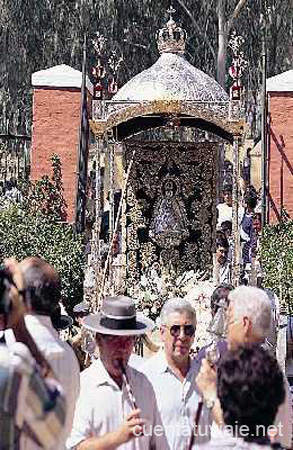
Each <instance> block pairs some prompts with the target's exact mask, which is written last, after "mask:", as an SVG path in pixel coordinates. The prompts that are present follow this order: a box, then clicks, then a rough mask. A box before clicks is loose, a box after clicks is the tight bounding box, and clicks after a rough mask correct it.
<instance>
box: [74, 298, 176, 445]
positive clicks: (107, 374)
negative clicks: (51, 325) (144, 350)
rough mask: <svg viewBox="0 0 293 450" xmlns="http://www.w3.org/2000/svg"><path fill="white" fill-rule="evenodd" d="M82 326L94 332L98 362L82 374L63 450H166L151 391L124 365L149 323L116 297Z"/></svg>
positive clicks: (126, 300) (130, 302)
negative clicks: (65, 447)
mask: <svg viewBox="0 0 293 450" xmlns="http://www.w3.org/2000/svg"><path fill="white" fill-rule="evenodd" d="M83 326H84V327H86V328H87V329H88V330H90V331H94V332H95V333H96V341H97V345H98V347H99V354H100V359H99V360H96V361H94V362H93V363H92V365H91V366H90V367H89V368H88V369H86V370H84V371H83V372H82V373H81V390H80V396H79V399H78V402H77V405H76V409H75V417H74V422H73V428H72V433H71V436H70V437H69V438H68V440H67V449H71V450H73V449H75V450H99V449H103V450H110V449H115V448H117V447H119V448H123V449H125V450H128V449H129V450H130V449H133V450H147V449H149V448H157V449H168V444H167V442H166V439H165V435H164V430H163V427H162V424H161V420H160V416H159V413H158V409H157V404H156V400H155V394H154V391H153V388H152V386H151V384H150V383H149V381H148V380H147V378H146V377H145V376H144V375H143V374H142V373H140V372H138V371H137V370H135V369H134V368H132V367H129V365H128V361H129V358H130V355H131V353H132V351H133V347H134V343H135V338H136V336H138V335H141V334H144V333H146V332H147V331H148V330H150V329H152V328H153V323H152V321H151V320H149V319H147V318H146V317H144V316H142V315H139V314H138V313H136V310H135V306H134V302H133V300H132V299H131V298H129V297H124V296H118V297H106V298H105V299H104V301H103V304H102V307H101V312H100V313H99V314H95V315H90V316H87V317H85V318H84V320H83ZM120 446H121V447H120Z"/></svg>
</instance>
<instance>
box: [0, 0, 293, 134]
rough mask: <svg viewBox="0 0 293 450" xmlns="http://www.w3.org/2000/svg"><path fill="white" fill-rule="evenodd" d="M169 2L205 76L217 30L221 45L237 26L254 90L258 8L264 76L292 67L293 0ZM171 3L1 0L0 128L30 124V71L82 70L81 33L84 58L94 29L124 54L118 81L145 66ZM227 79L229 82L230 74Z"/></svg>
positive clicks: (213, 64)
mask: <svg viewBox="0 0 293 450" xmlns="http://www.w3.org/2000/svg"><path fill="white" fill-rule="evenodd" d="M173 4H174V6H175V8H176V9H177V14H176V18H177V19H180V21H181V23H182V25H183V26H184V28H186V30H187V31H188V35H189V38H188V45H187V58H188V59H189V60H190V62H191V63H192V64H194V65H195V66H196V67H198V68H199V69H201V70H204V71H205V72H206V73H208V74H210V75H211V76H214V77H216V74H217V66H218V58H219V55H218V49H219V47H221V43H220V42H219V39H220V36H221V33H222V31H224V32H225V33H226V38H225V42H224V45H225V46H226V45H227V37H228V35H229V32H230V31H233V30H235V31H236V33H237V34H241V35H243V36H244V37H245V40H246V42H245V47H244V52H245V54H246V56H247V59H248V61H249V66H248V70H247V73H246V78H245V80H244V84H245V85H246V86H247V88H248V89H249V90H252V91H256V90H257V88H258V86H259V81H260V78H261V77H260V67H261V33H262V26H261V20H262V19H261V18H262V15H265V17H266V34H267V47H268V49H269V51H268V60H269V61H268V62H269V65H268V74H269V76H272V75H275V74H277V73H279V72H280V71H283V70H287V69H288V68H290V67H291V65H292V56H293V55H292V48H293V47H292V35H293V7H292V0H282V1H276V0H174V1H173ZM239 5H240V8H237V7H238V6H239ZM169 6H170V1H169V0H161V1H159V2H158V1H157V0H38V1H37V2H36V1H33V0H29V1H27V0H17V1H15V0H5V1H4V0H0V53H1V62H0V77H1V86H0V105H2V112H1V109H0V132H6V130H7V126H8V125H9V128H10V131H11V132H16V131H17V132H25V131H29V128H30V123H31V74H32V73H33V72H35V71H37V70H41V69H46V68H48V67H51V66H53V65H56V64H61V63H64V64H68V65H70V66H72V67H74V68H76V69H79V70H80V69H81V62H82V42H83V34H84V32H86V33H87V35H88V37H89V40H88V42H89V45H88V57H89V62H90V63H93V61H94V51H93V46H92V45H91V39H92V38H94V36H95V33H96V32H97V31H99V32H100V33H101V34H103V35H104V36H105V37H106V38H107V46H108V48H111V49H116V50H117V51H118V53H119V54H123V57H124V65H123V68H122V71H121V73H120V80H119V82H120V84H123V83H124V82H125V81H127V80H128V79H130V78H131V77H133V76H134V75H135V74H137V73H138V72H140V71H141V70H143V69H145V68H147V67H149V66H150V65H151V64H152V63H153V62H154V61H155V60H156V58H157V56H158V53H157V48H156V42H155V35H156V31H157V30H158V29H159V28H160V27H161V26H162V24H163V23H164V21H165V20H166V18H167V13H166V10H167V9H168V8H169ZM221 27H222V29H220V28H221ZM219 32H220V33H219ZM224 62H225V64H226V73H227V65H228V64H229V57H227V58H226V57H225V55H224ZM223 67H224V66H223ZM223 67H222V68H223ZM224 69H225V67H224ZM225 82H226V86H227V83H228V77H227V78H226V80H225Z"/></svg>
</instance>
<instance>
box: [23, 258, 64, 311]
mask: <svg viewBox="0 0 293 450" xmlns="http://www.w3.org/2000/svg"><path fill="white" fill-rule="evenodd" d="M20 269H21V271H22V273H23V278H24V285H25V286H24V287H25V290H26V298H27V301H28V302H29V303H30V307H31V310H32V312H34V313H35V314H42V315H46V316H49V315H51V313H52V312H53V310H54V309H55V308H56V306H57V304H58V303H59V301H60V298H61V282H60V278H59V275H58V273H57V272H56V271H55V270H54V268H53V267H52V266H51V265H50V264H49V263H47V262H46V261H45V260H44V259H41V258H32V257H31V258H26V259H24V260H23V261H21V263H20Z"/></svg>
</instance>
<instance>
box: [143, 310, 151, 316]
mask: <svg viewBox="0 0 293 450" xmlns="http://www.w3.org/2000/svg"><path fill="white" fill-rule="evenodd" d="M142 312H143V314H144V315H145V316H148V315H149V313H150V310H149V309H148V308H144V310H143V311H142Z"/></svg>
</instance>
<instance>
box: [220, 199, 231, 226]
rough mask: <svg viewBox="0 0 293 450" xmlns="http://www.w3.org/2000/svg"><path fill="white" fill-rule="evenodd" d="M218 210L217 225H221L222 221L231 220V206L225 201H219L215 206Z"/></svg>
mask: <svg viewBox="0 0 293 450" xmlns="http://www.w3.org/2000/svg"><path fill="white" fill-rule="evenodd" d="M217 210H218V223H217V224H218V225H221V224H222V223H223V222H226V221H227V220H228V221H229V222H232V206H229V205H227V204H226V203H219V205H218V206H217Z"/></svg>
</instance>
